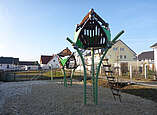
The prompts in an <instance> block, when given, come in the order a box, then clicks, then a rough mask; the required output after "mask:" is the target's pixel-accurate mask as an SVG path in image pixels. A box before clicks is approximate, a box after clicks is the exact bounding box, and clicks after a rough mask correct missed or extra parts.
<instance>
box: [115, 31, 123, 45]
mask: <svg viewBox="0 0 157 115" xmlns="http://www.w3.org/2000/svg"><path fill="white" fill-rule="evenodd" d="M123 33H124V30H122V31H121V32H119V33H118V34H117V35H116V36H115V37H114V38H113V40H112V43H113V44H114V43H115V42H116V40H117V39H118V38H119V37H120V36H121V35H122V34H123Z"/></svg>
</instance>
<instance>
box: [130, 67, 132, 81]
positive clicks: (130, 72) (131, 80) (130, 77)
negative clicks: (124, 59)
mask: <svg viewBox="0 0 157 115" xmlns="http://www.w3.org/2000/svg"><path fill="white" fill-rule="evenodd" d="M130 82H132V65H130Z"/></svg>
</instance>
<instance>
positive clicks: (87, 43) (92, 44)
mask: <svg viewBox="0 0 157 115" xmlns="http://www.w3.org/2000/svg"><path fill="white" fill-rule="evenodd" d="M123 33H124V31H121V32H120V33H119V34H117V36H116V37H115V38H114V39H113V40H111V33H110V29H109V24H108V23H106V22H105V21H104V20H103V19H102V18H101V17H100V16H99V15H97V14H96V13H95V12H94V10H93V9H91V10H90V11H89V13H88V14H87V15H86V16H85V17H84V18H83V20H82V21H81V23H80V24H78V25H77V27H76V31H75V34H74V42H73V41H72V40H71V39H70V38H67V40H68V41H69V42H70V43H71V44H72V46H73V47H74V49H76V51H77V52H78V54H79V56H80V58H81V61H82V65H83V68H84V104H86V77H87V75H86V67H85V61H84V58H83V55H82V52H81V50H91V53H92V86H93V98H94V103H95V104H97V103H98V76H99V71H100V66H101V64H102V61H103V59H104V57H105V55H106V53H107V51H108V49H110V48H111V47H112V45H113V44H114V43H115V42H116V40H117V39H118V38H119V37H120V35H121V34H123ZM101 48H104V52H103V55H102V57H101V59H100V62H99V64H98V65H97V68H96V76H95V73H94V51H95V50H96V49H101Z"/></svg>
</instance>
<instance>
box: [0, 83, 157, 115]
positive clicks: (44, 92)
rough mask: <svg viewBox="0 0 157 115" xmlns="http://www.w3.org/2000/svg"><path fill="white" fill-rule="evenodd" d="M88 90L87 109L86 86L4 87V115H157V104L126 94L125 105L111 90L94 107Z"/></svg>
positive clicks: (0, 111) (0, 88)
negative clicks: (84, 91)
mask: <svg viewBox="0 0 157 115" xmlns="http://www.w3.org/2000/svg"><path fill="white" fill-rule="evenodd" d="M91 91H92V88H91V86H89V85H88V86H87V105H83V85H81V84H79V83H77V84H74V85H73V86H72V87H71V86H68V87H67V88H66V87H64V86H63V83H62V82H59V81H58V80H56V81H25V82H8V83H1V84H0V115H156V114H157V103H155V102H153V101H151V100H146V99H143V98H140V97H137V96H133V95H129V94H125V93H122V103H120V102H119V101H118V100H117V101H114V99H113V97H112V94H111V91H110V89H108V88H104V87H99V98H98V99H99V100H98V105H94V104H93V98H92V95H91V94H92V93H91Z"/></svg>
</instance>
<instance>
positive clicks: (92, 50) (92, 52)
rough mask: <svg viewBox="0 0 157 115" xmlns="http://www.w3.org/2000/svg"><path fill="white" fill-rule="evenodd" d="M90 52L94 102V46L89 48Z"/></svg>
mask: <svg viewBox="0 0 157 115" xmlns="http://www.w3.org/2000/svg"><path fill="white" fill-rule="evenodd" d="M91 54H92V83H93V99H94V103H95V76H94V74H95V72H94V48H91Z"/></svg>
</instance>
